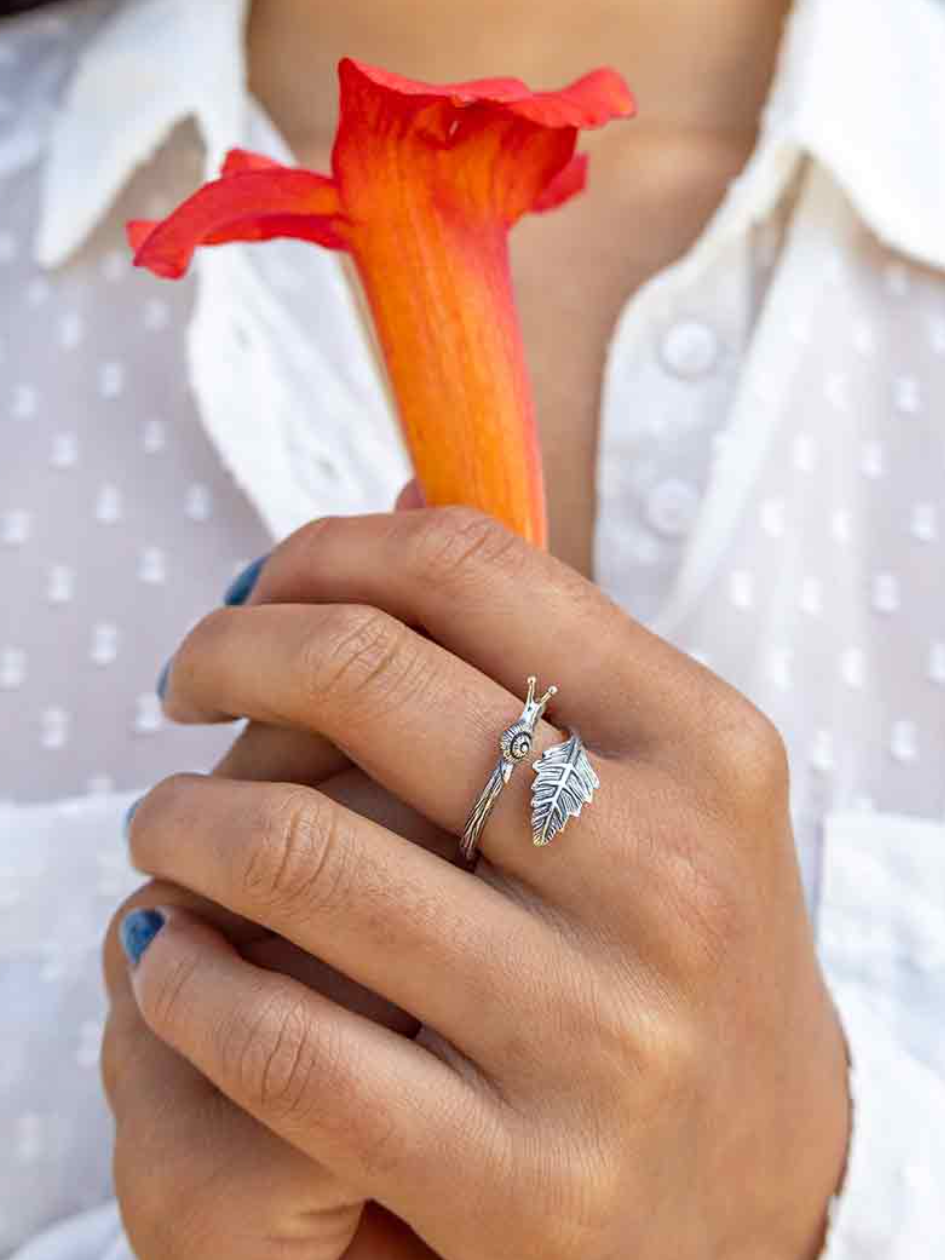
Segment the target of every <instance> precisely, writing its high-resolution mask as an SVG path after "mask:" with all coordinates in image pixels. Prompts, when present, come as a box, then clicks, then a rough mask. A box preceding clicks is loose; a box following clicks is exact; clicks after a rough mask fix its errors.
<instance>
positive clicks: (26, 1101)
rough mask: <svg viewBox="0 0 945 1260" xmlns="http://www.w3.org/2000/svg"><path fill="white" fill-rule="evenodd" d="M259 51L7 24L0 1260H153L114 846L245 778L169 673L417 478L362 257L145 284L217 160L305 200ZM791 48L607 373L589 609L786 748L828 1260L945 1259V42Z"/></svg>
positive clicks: (259, 253) (85, 25)
mask: <svg viewBox="0 0 945 1260" xmlns="http://www.w3.org/2000/svg"><path fill="white" fill-rule="evenodd" d="M246 7H247V6H246V0H226V2H225V3H221V4H215V5H213V6H209V5H207V6H199V7H198V6H196V5H194V3H193V0H121V2H118V0H70V2H69V3H64V4H62V5H57V6H54V7H52V8H50V9H47V10H45V11H44V12H42V13H35V14H27V15H24V16H22V17H18V18H15V19H12V20H8V21H4V22H0V442H2V457H0V583H2V587H0V589H2V600H0V1047H2V1050H0V1135H2V1136H3V1138H4V1140H3V1141H0V1256H2V1257H7V1256H9V1255H10V1254H11V1252H12V1251H13V1249H15V1248H17V1247H18V1246H20V1245H21V1244H24V1245H27V1250H26V1251H25V1252H23V1253H21V1254H19V1255H17V1257H16V1260H131V1253H130V1250H129V1249H128V1247H127V1243H126V1242H125V1241H124V1240H123V1238H122V1234H121V1226H120V1221H119V1219H118V1216H117V1213H116V1212H115V1210H114V1207H113V1206H108V1199H109V1196H110V1194H111V1187H110V1180H109V1165H110V1159H111V1124H110V1121H109V1118H108V1114H107V1110H106V1108H105V1104H104V1101H103V1099H102V1097H101V1092H100V1088H99V1084H98V1080H97V1073H96V1071H95V1062H96V1058H97V1054H98V1046H99V1043H100V1039H101V1033H102V1027H103V1023H104V1019H105V1016H106V1011H105V1002H104V998H103V994H102V992H101V984H100V980H99V958H98V954H99V949H100V942H101V936H102V933H103V931H104V928H105V925H106V923H107V921H108V919H109V917H110V915H111V913H112V912H113V910H114V907H115V906H116V904H117V903H118V902H119V900H120V899H121V898H122V897H123V896H124V895H125V894H126V893H127V892H128V891H130V890H131V889H132V888H133V887H134V886H135V885H136V884H137V883H138V882H139V877H138V876H137V875H136V873H135V872H133V871H132V870H130V868H129V863H128V857H127V852H126V848H125V844H124V841H123V837H122V819H123V816H124V814H125V812H126V810H127V808H128V807H129V805H130V804H131V803H132V802H133V800H134V799H135V798H136V796H137V794H138V793H139V792H140V791H142V790H143V789H145V788H146V787H147V786H148V785H149V784H151V783H153V782H154V781H155V780H156V779H159V778H160V777H162V776H163V775H164V774H166V773H169V772H171V771H174V770H178V769H195V768H197V769H199V768H206V767H207V766H208V765H209V764H210V763H211V762H212V761H213V759H214V758H215V756H216V755H217V754H218V753H219V752H220V751H221V750H222V749H223V747H224V746H225V745H226V743H227V742H228V739H229V738H230V732H229V731H226V730H200V729H189V730H178V729H173V730H172V729H170V728H168V727H167V726H166V725H165V723H164V721H163V718H162V714H161V710H160V705H159V703H158V700H157V697H156V696H155V694H154V684H155V680H156V678H157V675H158V673H159V671H160V668H161V665H162V663H163V661H164V660H165V659H166V657H167V655H168V654H169V653H170V652H171V651H173V648H174V646H175V644H176V643H177V642H178V641H179V640H180V638H181V636H182V634H183V633H184V632H185V631H186V630H187V628H188V627H189V625H190V624H191V623H192V622H193V621H194V620H196V619H197V618H198V617H199V616H201V615H202V614H203V613H204V612H205V611H206V610H207V609H209V608H210V607H211V606H212V605H213V604H214V603H215V602H217V601H218V599H219V597H220V593H221V592H222V590H223V588H224V587H225V585H226V584H227V583H228V581H229V580H230V578H231V577H232V576H233V575H234V573H235V572H236V570H237V569H238V568H240V567H241V566H242V565H243V564H245V563H246V562H248V561H249V560H251V559H253V558H254V557H256V556H257V555H259V554H261V553H263V552H264V551H266V550H267V549H268V547H269V546H270V541H269V540H270V539H271V538H272V537H273V536H277V537H278V536H281V535H283V534H285V533H286V532H288V531H289V530H290V529H292V528H294V527H296V526H297V525H300V524H302V523H303V522H304V521H305V520H306V519H308V518H310V517H312V516H315V515H318V514H321V513H324V512H338V511H341V512H345V511H363V510H373V509H378V508H383V507H385V506H387V505H388V504H389V503H390V502H391V501H392V499H393V495H394V493H395V492H396V490H397V489H398V488H399V486H400V485H401V484H402V482H403V479H404V476H405V473H406V464H405V462H404V453H403V449H402V446H401V445H400V441H399V437H398V433H397V429H396V426H395V423H394V421H393V418H392V416H391V415H390V413H389V410H387V409H386V401H385V397H384V392H383V388H382V386H381V385H380V383H379V380H378V376H377V372H376V367H375V365H374V362H373V357H372V352H371V349H370V345H369V342H368V340H367V338H366V337H365V336H364V331H363V328H362V326H361V324H360V322H359V320H358V318H357V316H356V312H355V306H354V303H353V302H352V294H351V291H350V288H349V286H348V284H347V282H346V280H345V277H344V273H343V271H342V268H341V265H340V262H339V260H338V258H337V256H334V255H328V254H325V253H321V252H319V251H316V250H314V249H312V248H311V247H309V246H307V245H304V244H300V243H298V242H273V243H270V244H267V245H266V246H265V247H246V248H237V247H232V248H227V249H226V250H219V251H204V252H203V253H202V254H201V255H200V256H199V257H198V260H197V263H196V266H195V269H194V272H193V274H192V276H191V277H190V278H189V279H188V280H187V281H185V282H183V283H181V284H177V285H170V284H160V283H158V282H157V281H155V280H154V279H153V278H152V277H150V276H146V275H142V274H139V273H135V272H133V270H132V269H131V268H130V266H129V262H128V257H127V253H126V250H125V247H124V242H123V235H122V224H123V221H124V220H125V219H127V218H131V217H141V216H144V215H151V216H157V215H161V214H163V213H164V212H165V211H166V210H167V209H169V208H170V207H171V206H172V205H173V204H175V203H176V202H177V201H178V200H179V199H180V198H182V197H183V196H185V195H186V194H187V193H188V192H189V191H191V189H192V188H193V187H194V185H195V184H197V183H199V182H200V181H201V180H202V179H203V178H204V177H205V176H206V174H207V169H208V166H209V168H210V169H213V168H214V163H215V161H217V160H218V158H219V155H220V154H221V153H222V152H223V151H224V150H225V149H226V148H227V147H230V146H231V145H242V146H244V147H248V148H251V149H257V150H260V151H263V152H267V153H269V154H270V155H271V156H273V157H275V158H277V159H280V160H282V161H286V162H291V161H292V160H293V159H292V155H291V153H289V151H288V150H287V148H286V146H285V143H284V141H283V139H282V138H281V137H280V136H279V135H278V133H277V132H276V131H275V130H274V128H273V127H272V124H271V123H270V122H269V120H268V119H267V118H266V116H265V115H264V113H263V112H262V110H261V109H260V108H259V106H258V104H257V103H256V102H254V101H253V100H252V99H251V98H250V97H249V96H248V95H247V94H246V91H245V73H244V71H245V66H244V64H243V60H242V59H243V55H244V49H243V44H242V25H241V23H242V20H243V18H244V16H245V12H246ZM795 9H796V13H795V16H794V18H793V19H792V22H791V24H790V26H789V28H788V31H787V33H786V38H785V48H784V52H783V54H782V62H781V66H780V68H779V72H778V76H777V80H776V83H775V86H774V88H773V90H772V95H771V99H770V101H769V103H768V106H767V107H766V111H765V120H764V124H765V125H764V128H763V134H762V138H761V140H760V141H759V145H758V147H757V149H756V152H755V154H754V155H753V156H752V159H751V161H750V162H749V164H748V166H747V167H746V169H745V171H744V172H743V173H742V174H741V175H740V176H739V178H738V179H737V180H735V181H733V183H732V185H731V187H730V189H729V191H728V194H727V196H726V198H725V199H724V202H723V204H722V205H721V207H720V208H719V210H718V211H717V213H716V215H715V216H714V218H713V220H712V221H711V222H710V223H709V225H708V226H707V228H706V230H705V231H704V232H703V234H702V236H701V237H700V239H699V240H698V241H697V242H696V243H695V245H694V246H693V247H692V249H691V250H690V251H689V252H688V253H687V254H686V256H685V257H684V258H682V259H680V260H679V261H678V263H676V264H674V265H673V266H672V267H670V268H667V269H666V270H665V271H664V272H662V273H661V274H659V275H658V276H655V277H654V278H653V279H652V280H651V281H650V282H649V283H647V284H646V285H645V286H644V287H643V288H642V289H641V290H640V291H639V292H638V293H636V294H635V295H633V296H632V297H631V298H630V299H629V300H628V301H627V303H626V306H625V309H624V311H623V312H622V315H621V317H620V319H619V321H618V324H617V326H616V328H615V330H614V334H613V337H612V341H611V345H610V348H609V354H608V360H607V367H606V372H605V377H604V381H603V391H602V407H601V436H600V458H599V468H598V500H599V511H598V520H597V531H596V570H597V575H598V579H599V581H600V582H601V584H602V586H603V587H604V588H605V589H607V590H608V591H609V592H610V593H611V594H612V595H613V597H614V598H615V599H616V600H617V601H618V602H620V603H621V604H622V605H623V606H624V607H625V608H626V609H627V610H628V612H630V613H631V614H632V615H634V616H636V617H638V618H640V619H641V620H643V621H645V622H646V623H647V624H648V625H650V626H651V627H652V628H653V629H655V630H656V631H657V632H658V633H660V634H662V635H664V636H665V637H667V638H668V639H670V640H671V641H672V642H674V643H675V644H677V645H678V646H679V647H680V648H682V649H684V650H685V651H687V652H688V653H690V654H691V655H692V657H693V658H694V659H695V660H698V661H700V662H702V663H703V664H705V665H707V666H708V667H709V668H711V669H713V670H715V671H717V672H718V673H719V674H720V675H721V676H722V677H724V678H726V679H727V680H728V681H729V682H731V683H732V684H733V685H734V686H735V687H737V688H738V689H740V690H741V691H742V692H744V693H745V694H746V695H747V696H749V697H750V698H751V699H752V700H753V701H754V702H755V703H756V704H758V705H759V706H760V707H761V708H762V709H763V710H764V711H765V712H766V713H767V714H768V715H769V716H770V717H771V718H772V720H773V721H774V722H775V724H776V725H777V726H778V728H779V729H780V730H781V732H782V733H783V735H784V738H785V741H786V744H787V747H788V752H789V756H790V761H791V770H792V812H793V820H794V828H795V837H796V841H797V849H798V855H799V859H800V863H801V868H802V874H803V878H804V886H805V891H806V894H807V899H808V905H809V907H810V911H811V916H812V920H813V926H814V930H815V932H816V935H817V941H818V947H819V951H820V957H821V960H822V963H823V966H824V971H825V975H826V978H827V980H828V983H829V985H830V988H831V993H832V996H833V998H834V1000H835V1002H836V1004H837V1006H838V1009H839V1011H840V1013H841V1017H842V1019H843V1022H844V1028H845V1030H846V1033H847V1037H848V1041H849V1044H850V1047H851V1057H852V1063H853V1067H852V1070H851V1077H850V1080H851V1089H852V1092H853V1099H854V1108H855V1117H856V1126H855V1130H854V1135H853V1142H852V1146H851V1155H850V1166H849V1173H848V1178H847V1184H846V1186H845V1188H844V1192H843V1195H842V1196H840V1197H839V1199H838V1201H837V1203H836V1205H835V1208H834V1212H833V1220H834V1223H833V1228H832V1230H831V1236H830V1240H829V1242H828V1246H827V1250H826V1251H825V1260H854V1258H855V1260H915V1257H916V1256H919V1255H925V1254H930V1253H929V1251H928V1240H929V1239H930V1238H935V1239H938V1238H940V1237H941V1238H945V1216H943V1209H942V1206H941V1196H940V1194H939V1193H938V1192H937V1189H936V1187H937V1185H938V1181H939V1180H940V1178H939V1177H938V1175H937V1170H938V1169H940V1168H941V1167H942V1166H945V1145H943V1144H945V1049H943V1043H942V1038H941V1029H940V1012H941V1010H942V1009H943V1007H945V982H943V979H942V978H943V976H945V968H943V965H942V959H943V958H945V928H943V926H942V924H943V922H945V917H943V914H942V905H943V904H945V773H943V770H945V587H943V582H942V572H943V542H945V249H943V248H942V238H941V224H942V223H945V205H943V206H942V207H941V213H940V214H939V213H937V211H936V209H935V206H936V202H935V198H936V195H937V194H936V190H938V196H939V198H940V199H941V188H940V185H938V184H936V183H935V182H934V180H933V181H932V182H931V183H930V182H929V176H928V171H929V170H930V169H932V165H931V163H930V162H929V160H928V150H930V149H931V147H933V145H938V146H940V136H938V135H937V134H936V136H935V138H934V140H933V141H932V142H931V143H930V144H926V145H924V147H923V149H922V151H921V152H920V149H919V148H918V147H916V148H915V149H914V151H913V150H911V149H909V148H908V146H907V145H906V143H905V142H906V139H908V141H909V143H910V144H913V145H917V144H918V137H919V135H920V134H921V132H922V127H923V126H924V123H923V120H924V119H926V118H927V117H928V118H932V117H941V109H940V108H939V107H938V105H937V104H936V102H938V101H939V99H940V98H939V97H938V96H936V95H935V93H936V92H937V91H938V90H939V89H938V88H937V86H935V85H938V84H939V83H940V79H941V75H940V66H941V64H942V63H943V61H945V26H942V25H938V23H939V22H940V20H941V21H945V17H943V15H942V14H941V12H940V10H941V6H940V5H937V4H934V3H930V0H902V2H901V5H900V8H899V9H897V22H896V24H895V25H891V24H890V23H889V20H888V10H887V7H886V6H885V4H884V3H883V0H798V3H797V4H796V6H795ZM195 24H196V26H195ZM197 27H199V30H198V29H197ZM850 29H856V30H857V34H858V40H859V44H858V53H857V56H856V57H855V58H853V57H850V56H849V31H850ZM211 34H212V40H211ZM196 36H199V38H198V37H196ZM897 41H901V45H902V46H901V48H899V47H898V46H897V47H892V45H894V44H896V43H897ZM907 41H908V42H907ZM210 45H212V47H213V48H214V54H215V57H216V60H215V62H214V65H215V69H216V71H217V72H218V74H217V75H215V76H214V78H213V82H212V83H208V80H207V76H206V71H205V61H204V52H203V50H204V49H205V48H206V47H207V46H210ZM198 48H199V49H200V50H201V52H200V56H199V57H197V56H196V55H195V49H198ZM815 54H816V55H815ZM900 54H901V55H900ZM899 64H901V65H905V64H908V65H909V67H910V72H909V75H908V76H907V79H906V78H904V79H903V81H902V82H901V83H899V84H898V89H899V90H897V92H895V93H885V94H883V97H882V114H881V116H873V115H870V114H869V110H868V106H869V105H870V102H871V101H872V100H873V99H874V96H875V94H874V92H873V91H872V85H873V84H874V83H875V82H878V81H882V80H884V77H885V75H886V69H887V66H888V65H899ZM77 66H78V73H77ZM825 68H826V72H825ZM859 75H863V76H865V78H864V79H863V80H862V81H861V80H860V79H859V78H858V77H857V76H859ZM103 83H107V84H108V86H109V89H110V91H109V93H107V94H105V95H104V96H103V93H102V90H101V85H102V84H103ZM221 85H224V86H225V85H229V86H228V87H226V90H224V87H223V86H221ZM864 85H865V86H864ZM121 93H123V95H121ZM119 96H120V99H119ZM64 101H65V102H67V107H63V108H61V109H59V107H60V105H61V104H62V102H64ZM930 101H931V102H932V103H931V104H930ZM900 108H901V109H902V110H903V111H905V112H904V114H903V115H902V116H898V115H897V114H896V111H897V110H898V109H900ZM119 116H120V117H121V120H122V125H121V126H120V127H119V126H116V117H119ZM841 123H842V126H841ZM884 127H885V130H884ZM838 137H839V141H840V142H839V143H838ZM851 137H852V139H851ZM77 154H78V155H80V156H79V157H76V155H77ZM862 154H867V155H868V162H867V163H866V165H865V166H863V165H858V162H859V160H860V158H859V155H862ZM80 159H81V160H80ZM910 162H911V164H910ZM903 171H905V172H906V174H905V175H903V174H902V172H903ZM50 189H55V190H56V191H57V193H58V194H59V196H60V198H61V201H60V202H59V203H55V204H54V203H53V202H52V201H51V200H50V197H49V190H50ZM116 189H117V192H116V191H115V190H116ZM890 189H894V190H895V195H894V198H893V203H892V204H891V203H890V201H889V190H890ZM37 258H40V259H42V260H43V264H42V265H41V264H40V263H39V262H37V261H36V259H37ZM312 400H317V406H313V405H312ZM231 472H232V475H231ZM932 1170H935V1172H934V1174H933V1171H932ZM99 1205H102V1206H101V1207H100V1210H99V1211H96V1212H93V1213H92V1214H91V1215H89V1214H86V1215H78V1214H80V1213H82V1212H83V1211H86V1210H89V1209H94V1208H96V1207H99ZM72 1213H76V1214H77V1215H76V1216H75V1217H73V1218H71V1219H69V1220H67V1221H66V1222H65V1223H64V1224H63V1225H62V1226H61V1228H60V1229H59V1230H58V1231H57V1232H55V1233H54V1234H53V1235H45V1236H44V1237H43V1238H42V1239H41V1240H39V1241H37V1242H36V1244H35V1246H36V1248H39V1249H38V1250H37V1249H34V1248H32V1247H29V1246H28V1240H30V1239H32V1238H34V1237H35V1235H36V1234H37V1231H40V1230H42V1229H43V1228H44V1227H45V1226H47V1225H51V1224H53V1223H54V1222H57V1221H61V1220H62V1219H63V1218H67V1217H69V1216H70V1214H72ZM890 1222H892V1225H890ZM939 1250H941V1247H940V1248H939ZM936 1254H937V1253H936Z"/></svg>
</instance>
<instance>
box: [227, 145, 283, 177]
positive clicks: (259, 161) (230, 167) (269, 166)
mask: <svg viewBox="0 0 945 1260" xmlns="http://www.w3.org/2000/svg"><path fill="white" fill-rule="evenodd" d="M289 169H291V168H290V167H287V166H285V165H283V163H282V162H276V161H274V160H273V159H272V158H269V157H264V156H263V154H262V153H251V152H250V151H249V149H230V151H229V153H228V154H227V155H226V159H225V161H224V163H223V166H222V168H221V170H220V175H221V177H222V178H224V179H225V178H226V177H227V176H229V175H239V174H240V173H241V172H243V171H271V170H280V171H285V170H289Z"/></svg>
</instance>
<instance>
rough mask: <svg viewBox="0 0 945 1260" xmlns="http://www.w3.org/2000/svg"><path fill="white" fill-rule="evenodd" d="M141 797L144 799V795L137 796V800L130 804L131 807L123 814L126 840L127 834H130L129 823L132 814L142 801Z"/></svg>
mask: <svg viewBox="0 0 945 1260" xmlns="http://www.w3.org/2000/svg"><path fill="white" fill-rule="evenodd" d="M143 799H144V797H139V798H138V800H136V801H135V802H134V803H133V804H132V806H131V808H130V809H129V810H128V813H127V814H125V822H124V831H125V839H126V840H127V839H128V837H129V835H130V834H131V823H132V821H133V819H134V816H135V813H136V811H137V809H138V806H139V805H140V804H141V802H142V800H143Z"/></svg>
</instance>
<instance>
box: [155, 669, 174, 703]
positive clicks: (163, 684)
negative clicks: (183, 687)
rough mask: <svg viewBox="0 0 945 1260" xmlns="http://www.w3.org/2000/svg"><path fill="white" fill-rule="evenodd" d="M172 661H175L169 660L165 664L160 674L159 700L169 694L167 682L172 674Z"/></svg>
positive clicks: (157, 689)
mask: <svg viewBox="0 0 945 1260" xmlns="http://www.w3.org/2000/svg"><path fill="white" fill-rule="evenodd" d="M172 663H173V662H172V661H167V662H166V663H165V665H164V668H163V669H162V670H161V673H160V675H159V676H158V680H157V687H156V691H157V693H158V699H159V700H163V699H164V697H165V696H166V695H167V682H168V679H169V678H170V676H171V665H172Z"/></svg>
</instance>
